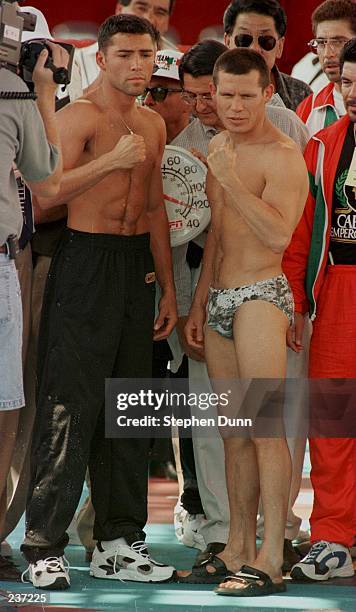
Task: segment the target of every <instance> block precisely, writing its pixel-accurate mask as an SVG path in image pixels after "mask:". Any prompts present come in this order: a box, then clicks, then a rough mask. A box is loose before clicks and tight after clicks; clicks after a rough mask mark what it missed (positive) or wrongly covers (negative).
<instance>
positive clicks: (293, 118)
mask: <svg viewBox="0 0 356 612" xmlns="http://www.w3.org/2000/svg"><path fill="white" fill-rule="evenodd" d="M266 112H267V115H268V117H269V118H270V119H272V118H275V119H281V121H283V120H284V121H288V122H290V123H294V124H295V125H300V124H302V125H303V122H302V121H301V119H300V118H299V117H298V115H297V114H296V113H295V112H294V111H292V110H291V109H290V108H284V107H283V106H271V105H270V104H268V105H267V106H266Z"/></svg>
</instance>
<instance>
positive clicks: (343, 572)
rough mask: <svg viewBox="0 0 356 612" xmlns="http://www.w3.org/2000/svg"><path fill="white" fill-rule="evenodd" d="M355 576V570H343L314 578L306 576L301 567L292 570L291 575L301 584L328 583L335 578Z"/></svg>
mask: <svg viewBox="0 0 356 612" xmlns="http://www.w3.org/2000/svg"><path fill="white" fill-rule="evenodd" d="M350 571H352V574H350V573H349V572H350ZM354 575H355V572H354V570H353V568H350V569H348V568H346V569H344V568H342V569H339V570H334V571H332V572H330V573H329V574H325V576H321V575H320V574H319V575H316V576H314V577H311V576H306V575H305V574H304V573H303V570H302V569H301V568H300V567H296V568H294V570H292V571H291V573H290V577H291V578H292V579H293V580H299V581H300V582H326V580H332V579H333V578H353V577H354Z"/></svg>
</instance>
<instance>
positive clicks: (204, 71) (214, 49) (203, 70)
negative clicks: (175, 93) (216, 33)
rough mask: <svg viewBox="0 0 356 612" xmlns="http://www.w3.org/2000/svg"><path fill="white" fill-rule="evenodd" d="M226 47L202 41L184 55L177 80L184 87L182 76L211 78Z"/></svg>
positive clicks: (208, 40) (210, 41)
mask: <svg viewBox="0 0 356 612" xmlns="http://www.w3.org/2000/svg"><path fill="white" fill-rule="evenodd" d="M226 50H227V47H226V46H225V45H223V43H221V42H218V41H217V40H210V39H207V40H203V41H202V42H199V43H198V44H196V45H194V47H191V48H190V49H189V51H187V52H186V53H184V55H183V57H182V59H181V62H180V64H179V68H178V70H179V79H180V82H181V85H182V86H183V85H184V75H185V74H190V75H191V76H192V77H194V78H198V77H201V76H211V75H212V74H213V72H214V66H215V63H216V60H217V59H218V58H219V57H220V55H222V54H223V53H225V51H226Z"/></svg>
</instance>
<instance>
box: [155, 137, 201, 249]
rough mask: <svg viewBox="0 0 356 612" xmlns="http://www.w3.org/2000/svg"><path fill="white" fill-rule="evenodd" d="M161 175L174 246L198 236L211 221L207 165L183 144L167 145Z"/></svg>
mask: <svg viewBox="0 0 356 612" xmlns="http://www.w3.org/2000/svg"><path fill="white" fill-rule="evenodd" d="M161 169H162V179H163V192H164V201H165V205H166V210H167V215H168V222H169V227H170V235H171V246H172V247H174V246H179V245H181V244H185V243H186V242H189V241H190V240H193V239H194V238H196V237H197V236H198V235H199V234H201V233H202V232H203V231H204V230H205V228H206V227H207V226H208V224H209V222H210V206H209V202H208V199H207V197H206V193H205V182H206V174H207V169H206V167H205V165H204V164H203V162H201V161H200V160H199V159H198V158H197V157H195V156H194V155H192V153H190V152H189V151H187V150H186V149H183V148H182V147H176V146H174V145H167V146H166V148H165V151H164V154H163V159H162V166H161Z"/></svg>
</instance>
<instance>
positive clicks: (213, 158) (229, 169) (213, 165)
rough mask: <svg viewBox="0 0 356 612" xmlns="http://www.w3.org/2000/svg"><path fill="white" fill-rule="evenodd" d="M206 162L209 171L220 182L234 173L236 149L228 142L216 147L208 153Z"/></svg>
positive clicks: (222, 182)
mask: <svg viewBox="0 0 356 612" xmlns="http://www.w3.org/2000/svg"><path fill="white" fill-rule="evenodd" d="M207 162H208V166H209V168H210V171H211V172H212V173H213V175H214V176H215V178H216V179H217V180H218V181H219V183H221V184H224V182H225V179H228V178H231V175H232V174H235V173H236V151H234V149H233V148H232V147H231V146H229V144H225V145H223V146H221V147H218V148H216V149H215V150H214V151H213V152H212V153H210V155H208V159H207Z"/></svg>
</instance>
